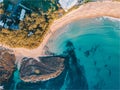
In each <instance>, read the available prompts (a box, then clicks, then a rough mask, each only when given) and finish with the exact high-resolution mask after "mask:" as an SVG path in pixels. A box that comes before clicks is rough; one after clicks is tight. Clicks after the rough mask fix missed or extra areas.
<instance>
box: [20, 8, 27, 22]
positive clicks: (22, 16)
mask: <svg viewBox="0 0 120 90" xmlns="http://www.w3.org/2000/svg"><path fill="white" fill-rule="evenodd" d="M25 12H26V11H25V9H22V10H21V13H20V18H19V20H20V21H23V19H24V17H25Z"/></svg>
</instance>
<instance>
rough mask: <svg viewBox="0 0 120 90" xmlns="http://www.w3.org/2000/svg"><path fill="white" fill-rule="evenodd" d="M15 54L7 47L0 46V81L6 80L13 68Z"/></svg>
mask: <svg viewBox="0 0 120 90" xmlns="http://www.w3.org/2000/svg"><path fill="white" fill-rule="evenodd" d="M15 60H16V58H15V55H14V54H13V52H12V51H11V50H9V49H6V48H3V47H1V46H0V83H2V82H4V81H7V80H8V79H9V78H10V76H11V75H12V73H13V71H14V68H15Z"/></svg>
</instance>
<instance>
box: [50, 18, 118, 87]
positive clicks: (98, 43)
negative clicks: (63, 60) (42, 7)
mask: <svg viewBox="0 0 120 90" xmlns="http://www.w3.org/2000/svg"><path fill="white" fill-rule="evenodd" d="M60 31H63V33H60V32H59V31H58V32H56V33H59V35H58V36H56V37H52V39H51V40H50V42H49V49H50V51H52V52H54V53H57V54H60V53H62V51H64V50H65V48H66V46H65V44H66V42H67V41H71V42H72V43H73V45H74V48H75V53H76V57H77V58H78V63H79V65H82V66H83V67H84V69H85V77H86V79H87V83H88V87H89V89H94V88H96V89H120V88H119V85H120V66H119V65H120V51H119V50H120V21H116V20H113V19H110V18H103V17H100V18H94V19H87V20H80V21H77V22H74V23H71V24H69V25H67V26H65V27H63V28H61V29H60ZM53 46H54V47H53ZM66 81H67V80H66Z"/></svg>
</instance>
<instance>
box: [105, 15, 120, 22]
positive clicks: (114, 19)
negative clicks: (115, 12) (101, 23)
mask: <svg viewBox="0 0 120 90" xmlns="http://www.w3.org/2000/svg"><path fill="white" fill-rule="evenodd" d="M103 18H104V19H106V18H107V19H110V20H111V21H120V18H115V17H110V16H103Z"/></svg>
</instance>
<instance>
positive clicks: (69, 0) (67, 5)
mask: <svg viewBox="0 0 120 90" xmlns="http://www.w3.org/2000/svg"><path fill="white" fill-rule="evenodd" d="M82 2H84V0H59V3H60V5H61V7H62V8H63V9H64V10H65V11H66V12H67V11H68V10H69V9H71V8H72V7H73V6H75V5H77V4H79V3H82Z"/></svg>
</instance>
